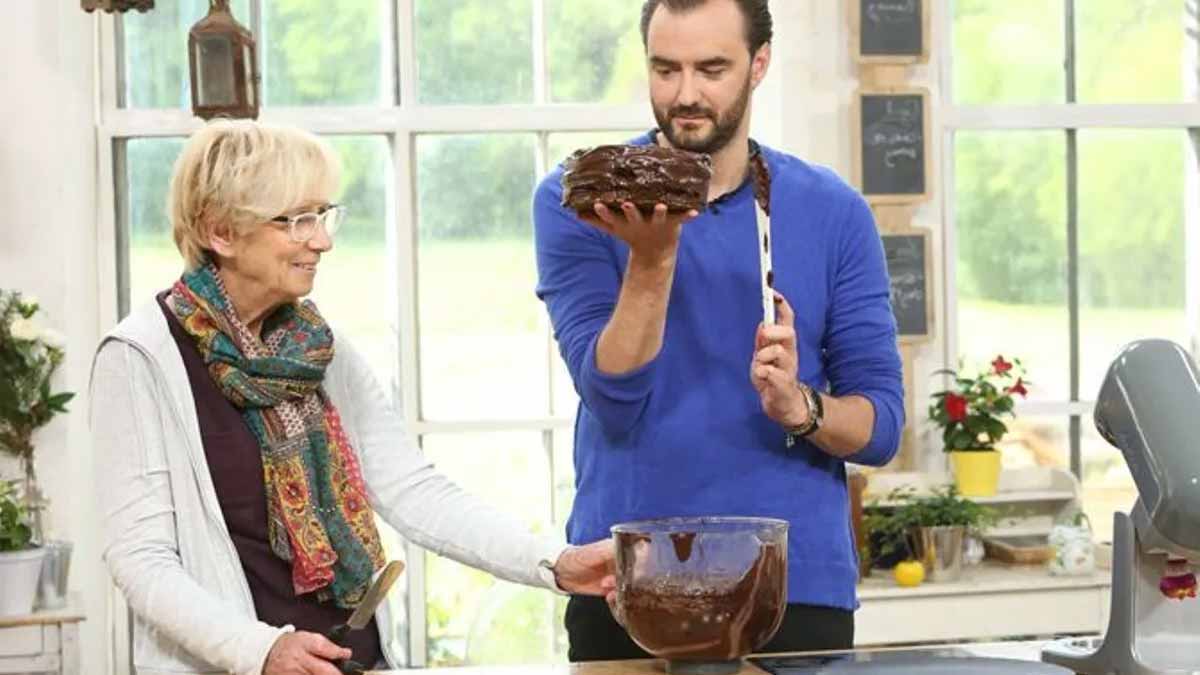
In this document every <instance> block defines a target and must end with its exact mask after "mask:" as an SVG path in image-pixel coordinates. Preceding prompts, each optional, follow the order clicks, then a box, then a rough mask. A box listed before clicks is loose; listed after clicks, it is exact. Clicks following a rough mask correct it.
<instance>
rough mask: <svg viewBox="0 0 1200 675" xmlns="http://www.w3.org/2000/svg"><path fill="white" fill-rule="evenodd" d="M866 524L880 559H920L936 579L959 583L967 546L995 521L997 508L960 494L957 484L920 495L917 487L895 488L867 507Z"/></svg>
mask: <svg viewBox="0 0 1200 675" xmlns="http://www.w3.org/2000/svg"><path fill="white" fill-rule="evenodd" d="M866 512H867V513H866V517H865V522H866V527H867V530H868V532H870V534H871V538H872V540H873V541H875V542H877V543H878V548H879V557H880V559H886V558H889V557H891V558H895V556H896V554H897V553H900V554H901V557H900V560H899V561H897V564H899V563H900V562H910V561H912V560H917V561H919V562H921V564H922V566H923V567H924V568H925V577H926V578H927V579H928V580H930V581H953V580H954V579H956V578H957V577H958V575H959V574H960V573H961V571H962V555H963V544H964V541H965V539H966V536H967V534H968V533H969V532H975V533H977V532H979V531H981V530H982V529H983V528H985V527H987V526H988V525H990V524H992V523H993V522H994V520H995V518H994V516H993V514H992V512H991V510H990V509H989V508H988V507H986V506H983V505H982V504H977V503H975V502H973V501H971V500H970V499H966V498H964V497H962V496H960V495H959V494H958V491H957V489H956V488H955V487H954V486H953V485H947V486H944V487H939V488H935V489H934V490H933V491H932V492H931V493H930V494H927V495H918V494H917V493H916V491H915V490H914V489H913V488H912V487H911V486H907V487H901V488H897V489H895V490H892V491H891V492H889V493H888V494H887V495H886V496H885V497H884V500H883V501H882V502H881V503H875V504H872V505H871V506H869V507H867V509H866Z"/></svg>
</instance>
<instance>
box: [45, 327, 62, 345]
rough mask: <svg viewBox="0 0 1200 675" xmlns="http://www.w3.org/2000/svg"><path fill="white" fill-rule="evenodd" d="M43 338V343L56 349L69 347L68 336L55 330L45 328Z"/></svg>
mask: <svg viewBox="0 0 1200 675" xmlns="http://www.w3.org/2000/svg"><path fill="white" fill-rule="evenodd" d="M41 338H42V342H45V343H46V344H48V345H50V346H51V347H54V348H55V349H62V348H64V347H66V346H67V338H66V336H64V335H63V334H62V333H60V332H58V331H56V330H54V329H53V328H43V329H42V335H41Z"/></svg>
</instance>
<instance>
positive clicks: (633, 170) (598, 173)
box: [562, 145, 712, 216]
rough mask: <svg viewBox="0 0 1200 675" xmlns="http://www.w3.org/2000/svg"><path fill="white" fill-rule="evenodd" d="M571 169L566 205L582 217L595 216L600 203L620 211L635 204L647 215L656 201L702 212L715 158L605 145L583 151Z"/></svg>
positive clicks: (566, 184) (568, 163)
mask: <svg viewBox="0 0 1200 675" xmlns="http://www.w3.org/2000/svg"><path fill="white" fill-rule="evenodd" d="M565 169H566V170H565V171H564V172H563V177H562V186H563V198H562V204H563V206H565V207H567V208H570V209H574V210H575V212H576V213H578V214H580V215H581V216H590V215H593V214H594V213H595V211H594V208H593V206H594V204H595V203H596V202H600V203H602V204H604V205H605V206H607V207H608V208H610V209H614V210H620V208H621V204H622V203H624V202H627V201H628V202H633V204H634V205H636V206H637V207H638V210H640V211H641V212H642V213H645V214H649V213H652V212H653V211H654V207H655V205H656V204H666V206H667V210H668V211H674V212H682V211H690V210H693V209H695V210H697V211H698V210H700V209H702V208H704V205H705V204H706V203H707V201H708V182H709V180H710V179H711V178H712V159H711V158H709V156H708V155H701V154H698V153H694V152H688V151H686V150H675V149H672V148H663V147H659V146H657V145H601V146H598V147H595V148H591V149H587V150H579V151H577V152H576V153H575V154H573V155H571V157H570V158H568V159H567V161H566V164H565Z"/></svg>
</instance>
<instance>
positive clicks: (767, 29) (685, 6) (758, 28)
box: [642, 0, 772, 56]
mask: <svg viewBox="0 0 1200 675" xmlns="http://www.w3.org/2000/svg"><path fill="white" fill-rule="evenodd" d="M707 2H708V0H646V4H644V5H642V47H647V46H648V45H647V43H646V36H647V33H649V31H650V17H652V16H654V10H656V9H658V7H659V6H660V5H666V8H667V11H669V12H687V11H690V10H693V9H696V8H697V7H700V6H701V5H704V4H705V3H707ZM734 2H735V3H736V4H737V6H738V9H740V10H742V18H743V19H745V25H746V46H747V47H749V49H750V55H751V56H753V55H754V54H756V53H757V52H758V48H759V47H761V46H763V45H764V44H766V43H768V42H770V41H771V35H772V23H771V9H770V8H769V7H767V2H768V0H734Z"/></svg>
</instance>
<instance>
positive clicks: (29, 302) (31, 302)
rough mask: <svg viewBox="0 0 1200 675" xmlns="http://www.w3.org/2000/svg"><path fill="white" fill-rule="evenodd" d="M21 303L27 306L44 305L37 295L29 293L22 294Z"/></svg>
mask: <svg viewBox="0 0 1200 675" xmlns="http://www.w3.org/2000/svg"><path fill="white" fill-rule="evenodd" d="M21 304H22V305H25V306H26V307H41V306H42V303H41V302H39V301H38V299H37V296H36V295H28V294H23V295H21Z"/></svg>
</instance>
